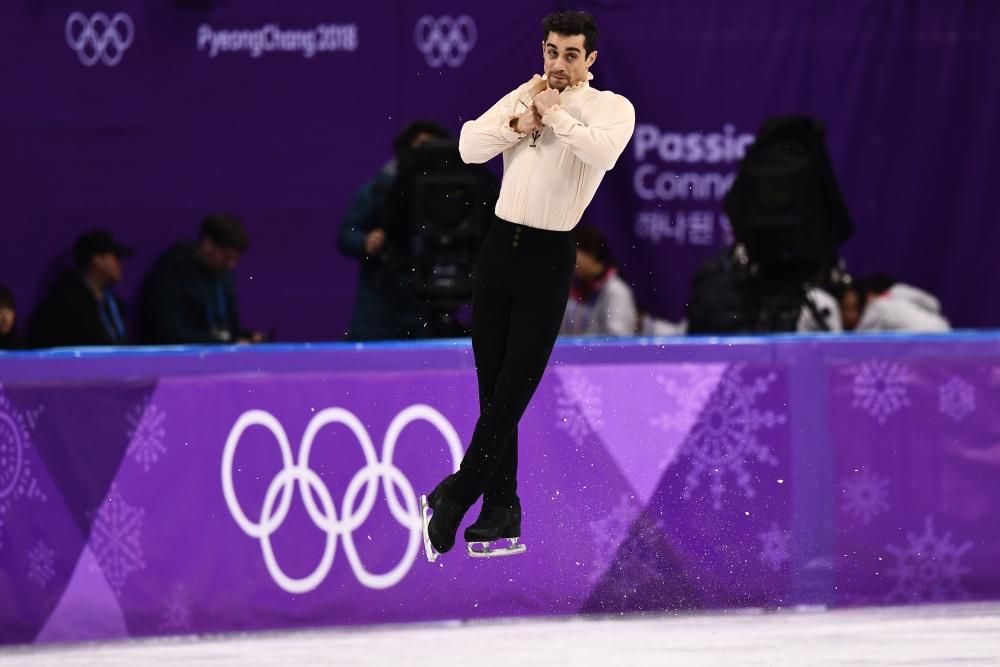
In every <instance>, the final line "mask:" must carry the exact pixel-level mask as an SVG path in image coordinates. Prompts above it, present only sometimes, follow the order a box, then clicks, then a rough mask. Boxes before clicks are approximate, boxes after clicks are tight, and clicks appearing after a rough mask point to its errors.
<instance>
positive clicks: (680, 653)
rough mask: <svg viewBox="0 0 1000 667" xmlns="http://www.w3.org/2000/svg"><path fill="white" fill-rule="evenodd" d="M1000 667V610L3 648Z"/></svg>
mask: <svg viewBox="0 0 1000 667" xmlns="http://www.w3.org/2000/svg"><path fill="white" fill-rule="evenodd" d="M494 664H496V665H510V666H511V667H534V666H539V667H541V666H543V665H544V666H545V667H551V666H557V665H558V666H563V665H566V666H571V667H590V666H594V667H597V666H598V665H599V666H601V667H605V666H607V665H627V666H629V667H639V666H646V665H656V666H658V667H659V666H664V665H670V666H674V665H740V666H748V665H771V666H773V665H928V666H930V665H934V666H944V665H963V666H966V665H1000V604H998V603H989V604H978V603H975V604H973V603H970V604H960V605H928V606H919V607H894V608H878V609H875V608H867V609H851V610H837V611H791V610H788V611H780V612H752V611H736V612H728V613H711V614H709V613H705V614H678V615H673V614H664V615H655V616H630V617H597V616H587V617H570V618H551V619H528V620H497V621H485V622H474V623H459V622H451V623H435V624H420V625H412V626H379V627H365V628H336V629H329V630H311V631H306V632H281V633H278V632H274V633H260V634H249V635H248V634H239V635H216V636H205V637H176V638H166V639H149V640H139V641H129V642H118V643H102V644H72V645H54V646H42V647H18V648H5V649H0V665H3V666H4V667H8V666H9V667H14V666H21V665H23V666H25V667H27V666H31V667H39V666H41V665H53V666H58V667H124V666H126V665H127V666H129V667H133V666H143V667H145V666H152V667H157V666H160V665H171V666H180V665H184V666H188V667H201V666H205V667H229V666H235V665H267V666H271V665H273V666H275V667H278V666H281V667H286V666H296V667H312V666H314V665H316V666H318V665H350V666H352V667H360V666H365V665H385V666H386V667H402V666H405V665H433V666H435V667H459V666H461V667H469V666H481V665H494Z"/></svg>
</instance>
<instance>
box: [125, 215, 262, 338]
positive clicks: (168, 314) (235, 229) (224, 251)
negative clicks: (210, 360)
mask: <svg viewBox="0 0 1000 667" xmlns="http://www.w3.org/2000/svg"><path fill="white" fill-rule="evenodd" d="M249 244H250V243H249V239H248V237H247V233H246V230H245V229H244V228H243V224H242V223H241V222H240V221H239V220H238V219H237V218H235V217H233V216H231V215H224V214H214V215H210V216H208V217H207V218H205V219H204V221H202V223H201V231H200V233H199V236H198V240H197V242H194V243H191V242H181V243H177V244H175V245H174V246H172V247H171V248H169V249H168V250H167V251H166V252H165V253H164V254H163V255H162V256H161V257H160V258H159V259H158V260H157V261H156V264H155V265H154V266H153V268H152V269H151V270H150V272H149V274H148V275H147V277H146V281H145V284H144V285H143V289H142V296H141V299H140V316H141V331H142V338H143V341H144V342H147V343H152V344H157V345H163V344H165V345H175V344H208V343H237V342H240V343H256V342H261V341H263V340H264V336H263V335H262V334H260V333H251V332H247V331H243V330H242V329H241V328H240V320H239V315H238V312H237V305H236V290H235V287H234V285H233V270H235V269H236V266H237V265H238V264H239V261H240V258H241V257H242V256H243V253H245V252H246V250H247V248H248V246H249Z"/></svg>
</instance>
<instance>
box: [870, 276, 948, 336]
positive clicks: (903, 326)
mask: <svg viewBox="0 0 1000 667" xmlns="http://www.w3.org/2000/svg"><path fill="white" fill-rule="evenodd" d="M859 293H860V294H861V296H862V300H863V303H864V312H862V314H861V319H860V321H859V322H858V326H857V330H858V331H914V332H917V331H921V332H940V331H951V325H950V324H949V323H948V320H947V319H945V317H944V316H943V315H942V314H941V303H940V302H939V301H938V300H937V299H936V298H935V297H933V296H932V295H930V294H928V293H927V292H925V291H923V290H921V289H918V288H916V287H913V286H912V285H906V284H904V283H900V282H896V281H895V280H893V279H892V278H890V277H889V276H887V275H886V274H884V273H876V274H873V275H871V276H869V277H868V278H866V279H865V280H864V281H863V282H862V283H861V285H860V286H859Z"/></svg>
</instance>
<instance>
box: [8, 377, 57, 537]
mask: <svg viewBox="0 0 1000 667" xmlns="http://www.w3.org/2000/svg"><path fill="white" fill-rule="evenodd" d="M36 416H37V415H36ZM32 449H33V447H32V444H31V437H30V435H29V434H28V426H27V424H26V422H25V419H24V417H23V416H22V415H21V413H20V412H18V411H17V410H15V409H14V408H13V406H12V405H11V404H10V401H8V400H7V396H6V395H5V394H4V392H3V385H0V522H2V520H3V517H5V516H6V515H7V513H8V512H9V511H10V510H11V508H12V507H14V505H16V504H18V503H20V502H21V501H22V500H39V501H41V502H45V500H46V497H45V494H44V493H42V490H41V488H40V487H39V485H38V479H37V478H36V477H35V474H34V471H33V468H32V463H31V462H32V458H31V456H30V454H31V450H32ZM3 537H4V533H3V531H0V549H3V545H4V540H3Z"/></svg>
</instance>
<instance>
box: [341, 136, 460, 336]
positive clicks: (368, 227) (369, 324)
mask: <svg viewBox="0 0 1000 667" xmlns="http://www.w3.org/2000/svg"><path fill="white" fill-rule="evenodd" d="M435 138H437V139H447V138H448V131H447V130H445V129H444V128H443V127H441V126H440V125H438V124H437V123H434V122H431V121H416V122H413V123H410V124H409V125H408V126H407V127H406V128H405V129H404V130H403V131H402V132H401V133H400V134H399V135H397V136H396V138H395V139H394V140H393V152H394V154H395V157H394V159H392V160H391V161H389V162H388V163H386V164H385V166H383V167H382V169H381V171H379V173H378V174H376V175H375V177H374V178H373V179H372V180H370V181H369V182H368V183H366V184H365V185H364V186H363V187H362V188H361V190H360V191H358V193H357V194H356V195H355V196H354V200H353V201H352V202H351V205H350V208H349V209H348V210H347V214H346V215H345V216H344V220H343V222H342V223H341V226H340V234H339V235H338V239H337V245H338V247H339V249H340V252H341V253H342V254H344V255H346V256H348V257H353V258H355V259H357V260H359V261H360V263H361V266H360V269H359V273H358V291H357V300H356V302H355V305H354V313H353V315H352V316H351V324H350V331H349V332H348V338H349V339H350V340H358V341H363V340H390V339H401V338H414V337H416V336H417V335H419V334H420V331H419V324H418V323H419V320H420V317H419V312H418V302H417V299H416V295H415V293H414V285H413V281H412V279H411V278H410V272H409V270H408V269H407V264H406V262H403V261H400V260H401V259H404V258H400V257H394V256H393V254H392V253H391V252H390V251H389V247H388V246H389V244H388V243H387V236H386V228H387V227H390V228H391V227H392V226H393V223H394V222H397V221H391V220H388V219H387V213H388V207H387V203H386V200H387V197H386V195H387V194H388V193H389V192H390V190H391V188H392V185H393V182H394V181H395V179H396V176H397V174H398V171H399V165H400V163H401V162H403V163H405V161H406V159H407V157H408V155H409V154H410V153H411V152H412V151H414V150H416V149H417V148H419V147H420V146H421V145H423V144H424V143H425V142H427V141H428V140H429V139H435Z"/></svg>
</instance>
